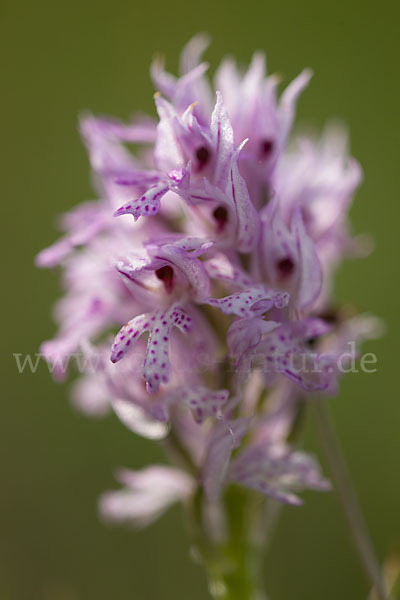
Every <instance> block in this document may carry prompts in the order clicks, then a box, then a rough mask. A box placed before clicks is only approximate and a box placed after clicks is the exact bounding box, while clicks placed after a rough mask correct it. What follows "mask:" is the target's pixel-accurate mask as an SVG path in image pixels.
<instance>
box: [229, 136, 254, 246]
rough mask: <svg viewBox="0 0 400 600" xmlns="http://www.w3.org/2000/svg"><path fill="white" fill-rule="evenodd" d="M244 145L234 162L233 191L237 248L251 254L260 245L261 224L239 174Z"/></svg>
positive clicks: (232, 172)
mask: <svg viewBox="0 0 400 600" xmlns="http://www.w3.org/2000/svg"><path fill="white" fill-rule="evenodd" d="M244 144H245V142H243V143H242V144H241V146H240V147H239V148H238V150H237V151H236V152H235V155H234V157H233V160H232V167H231V185H232V188H231V189H232V200H233V203H234V206H235V208H236V215H237V231H236V244H237V248H238V250H239V252H250V251H251V250H252V249H253V248H254V247H255V246H256V245H257V244H258V241H259V235H260V225H261V223H260V218H259V215H258V212H257V211H256V209H255V208H254V205H253V203H252V201H251V200H250V196H249V192H248V189H247V185H246V182H245V180H244V179H243V177H242V176H241V175H240V173H239V166H238V160H239V153H240V151H241V149H242V148H243V146H244Z"/></svg>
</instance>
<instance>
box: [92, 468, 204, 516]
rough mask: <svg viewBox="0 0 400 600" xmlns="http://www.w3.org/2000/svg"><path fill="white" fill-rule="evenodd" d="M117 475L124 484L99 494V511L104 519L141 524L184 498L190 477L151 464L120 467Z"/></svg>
mask: <svg viewBox="0 0 400 600" xmlns="http://www.w3.org/2000/svg"><path fill="white" fill-rule="evenodd" d="M118 479H119V480H120V481H121V482H122V483H123V484H125V485H126V486H127V487H126V488H124V489H122V490H119V491H115V492H106V493H105V494H103V495H102V496H101V497H100V501H99V509H100V513H101V515H102V516H103V518H105V519H106V520H108V521H113V522H125V521H128V522H130V523H131V524H133V525H135V526H138V527H144V526H146V525H149V524H150V523H152V522H153V521H155V520H156V519H157V518H158V517H159V516H160V515H161V514H162V513H163V512H165V510H166V509H167V508H169V506H171V505H172V504H174V503H175V502H178V501H182V500H184V499H185V498H187V497H188V496H189V495H190V494H191V492H192V490H193V480H192V479H191V478H190V477H189V476H188V475H186V473H184V472H183V471H181V470H179V469H174V468H172V467H166V466H163V465H153V466H151V467H148V468H146V469H142V470H141V471H130V470H127V469H126V470H123V471H121V472H120V474H119V476H118Z"/></svg>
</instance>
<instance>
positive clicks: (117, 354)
mask: <svg viewBox="0 0 400 600" xmlns="http://www.w3.org/2000/svg"><path fill="white" fill-rule="evenodd" d="M152 318H154V315H153V316H152V314H151V313H145V314H143V315H138V316H137V317H134V318H133V319H132V320H131V321H129V322H128V323H127V324H126V325H124V326H123V327H122V329H120V331H119V332H118V333H117V335H116V337H115V340H114V343H113V345H112V347H111V362H113V363H116V362H118V361H119V360H121V358H123V357H124V356H125V354H126V353H127V351H128V350H129V347H130V346H131V345H133V343H134V342H135V341H137V340H138V339H139V338H140V336H141V335H142V334H143V333H145V331H149V329H150V327H151V325H150V321H151V319H152Z"/></svg>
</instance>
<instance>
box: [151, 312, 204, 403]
mask: <svg viewBox="0 0 400 600" xmlns="http://www.w3.org/2000/svg"><path fill="white" fill-rule="evenodd" d="M174 327H178V328H179V329H180V330H181V331H182V332H183V333H188V332H190V331H191V329H192V319H191V317H189V316H188V315H186V314H185V313H184V311H183V310H182V309H181V308H179V307H178V306H174V307H172V308H171V309H170V310H169V311H167V312H166V313H163V314H161V315H157V316H156V317H154V316H153V317H152V324H151V330H150V335H149V339H148V342H147V350H146V355H145V359H144V362H143V375H144V377H145V379H146V387H147V391H148V392H149V393H153V392H156V391H157V389H158V387H159V385H160V383H168V381H169V377H170V364H169V359H168V348H169V340H170V336H171V331H172V329H173V328H174Z"/></svg>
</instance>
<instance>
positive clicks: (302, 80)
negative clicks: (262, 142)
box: [279, 69, 313, 150]
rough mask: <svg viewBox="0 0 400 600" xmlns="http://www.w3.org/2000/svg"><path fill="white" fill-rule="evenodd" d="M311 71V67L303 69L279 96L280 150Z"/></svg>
mask: <svg viewBox="0 0 400 600" xmlns="http://www.w3.org/2000/svg"><path fill="white" fill-rule="evenodd" d="M312 75H313V73H312V71H311V69H304V71H302V72H301V73H300V75H298V76H297V77H296V78H295V79H294V80H293V81H292V82H291V83H290V84H289V85H288V87H287V88H286V89H285V91H284V92H283V94H282V96H281V100H280V103H279V120H280V133H279V146H280V150H282V149H283V146H284V144H285V143H286V140H287V138H288V135H289V132H290V130H291V128H292V124H293V121H294V118H295V115H296V104H297V100H298V98H299V96H300V94H301V93H302V91H303V90H304V88H306V87H307V85H308V83H309V81H310V79H311V77H312Z"/></svg>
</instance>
